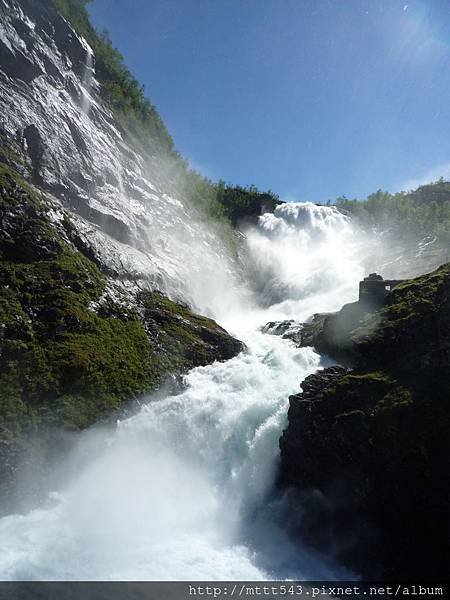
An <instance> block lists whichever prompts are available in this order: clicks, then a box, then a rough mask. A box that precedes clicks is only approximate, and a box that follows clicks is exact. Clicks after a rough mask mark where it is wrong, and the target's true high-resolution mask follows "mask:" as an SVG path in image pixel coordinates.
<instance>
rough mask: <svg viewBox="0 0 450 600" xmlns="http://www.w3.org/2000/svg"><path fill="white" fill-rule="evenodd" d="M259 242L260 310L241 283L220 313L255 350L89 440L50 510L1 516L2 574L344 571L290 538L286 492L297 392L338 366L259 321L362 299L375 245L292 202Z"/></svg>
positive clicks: (254, 250) (251, 240) (253, 270)
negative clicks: (284, 468)
mask: <svg viewBox="0 0 450 600" xmlns="http://www.w3.org/2000/svg"><path fill="white" fill-rule="evenodd" d="M246 245H247V250H248V259H247V262H248V265H247V267H248V271H249V279H251V280H252V287H253V290H254V294H253V296H256V298H257V300H258V306H256V304H255V303H252V302H251V300H249V298H251V297H252V294H250V293H247V290H240V289H234V290H228V292H229V293H230V294H233V295H234V296H233V297H234V299H233V301H229V300H228V299H227V298H224V299H223V302H222V303H221V302H220V298H219V300H217V298H216V304H215V305H212V306H209V307H208V309H209V312H210V313H211V314H213V315H214V316H216V318H217V319H218V321H219V322H221V324H223V325H224V326H225V327H226V328H227V329H228V330H229V331H230V332H231V333H233V334H234V335H235V336H236V337H238V338H239V339H241V340H243V341H244V342H245V344H246V346H247V350H246V352H243V353H241V354H240V355H239V356H237V357H235V358H233V359H231V360H229V361H227V362H223V363H214V364H212V365H209V366H206V367H200V368H197V369H194V370H192V371H191V372H190V373H189V374H188V375H187V377H186V387H185V388H184V390H183V391H182V392H180V393H177V394H173V395H170V394H169V395H165V396H164V395H163V396H162V397H161V394H159V395H158V397H149V398H145V399H144V400H143V402H142V407H141V409H140V411H139V412H137V414H135V415H134V416H132V417H131V418H128V419H126V420H123V421H121V422H118V423H117V426H116V427H115V428H109V429H108V428H98V427H94V428H92V429H91V430H89V431H86V432H84V433H83V434H82V435H80V437H79V439H78V440H77V443H76V444H75V446H74V447H73V449H72V450H71V452H70V453H69V456H67V457H66V458H64V459H63V460H64V463H63V464H62V465H59V467H58V470H59V472H60V473H64V476H60V477H59V478H58V484H57V485H56V484H55V483H54V482H55V480H54V479H49V481H48V483H47V487H48V498H47V500H46V502H44V503H43V504H42V503H41V505H39V506H38V507H36V508H34V509H32V510H31V511H29V512H28V513H26V514H11V515H8V516H5V517H3V518H2V519H1V520H0V539H1V547H2V550H1V553H0V578H1V579H47V580H53V579H83V580H88V579H101V580H105V579H124V580H127V579H140V580H143V579H144V580H145V579H157V580H162V579H203V580H205V579H206V580H207V579H254V580H255V579H263V578H305V579H313V578H327V577H329V578H332V577H338V576H339V575H340V573H341V572H340V571H339V568H338V567H337V566H333V565H332V564H331V563H330V562H329V561H328V560H326V558H324V557H319V556H314V555H313V554H312V553H311V552H310V551H307V550H305V549H304V548H302V547H301V546H299V545H298V544H294V542H293V541H292V540H290V539H289V537H288V535H287V533H286V532H285V531H284V530H283V527H282V526H281V521H280V519H279V513H280V511H282V508H283V507H282V506H281V505H282V500H281V499H280V498H279V497H278V496H277V495H276V494H275V493H274V480H275V474H276V468H277V461H278V439H279V437H280V434H281V431H282V429H283V427H284V426H285V425H286V422H287V406H288V396H289V394H291V393H294V392H298V391H299V389H300V384H301V381H302V380H303V379H304V378H305V377H306V376H307V375H308V374H310V373H313V372H314V371H315V370H317V369H318V368H321V367H322V366H323V364H324V360H325V359H324V358H322V357H320V356H319V355H318V354H316V353H315V352H314V351H313V350H312V349H310V348H303V349H298V348H296V347H295V346H294V344H293V343H292V342H290V341H288V340H283V339H281V338H280V337H276V336H272V335H266V334H263V333H261V331H260V327H261V326H262V325H264V324H265V323H266V322H268V321H270V320H277V319H286V318H296V319H299V320H305V319H306V318H308V317H310V316H311V315H312V314H313V313H314V312H319V311H324V310H334V309H338V308H339V307H340V306H342V304H343V303H344V302H346V301H350V300H354V299H355V298H356V294H357V282H358V280H359V278H360V277H361V275H363V268H362V261H363V256H364V244H362V243H361V240H360V239H359V237H358V235H357V234H356V233H355V232H354V231H353V229H352V227H351V226H350V224H349V223H348V222H347V221H346V219H345V218H344V217H343V216H342V215H340V214H339V213H338V212H337V211H336V210H335V209H333V208H326V207H316V206H314V205H312V204H290V205H285V206H282V207H279V208H277V210H276V212H275V214H274V215H271V214H267V215H264V216H263V217H261V219H260V223H259V225H258V227H255V228H254V229H252V230H251V231H249V232H248V233H247V238H246ZM239 285H242V284H239ZM236 286H238V284H236ZM197 292H198V290H197ZM240 298H242V300H241V303H240V302H239V299H240ZM224 307H225V308H224ZM236 307H238V308H236Z"/></svg>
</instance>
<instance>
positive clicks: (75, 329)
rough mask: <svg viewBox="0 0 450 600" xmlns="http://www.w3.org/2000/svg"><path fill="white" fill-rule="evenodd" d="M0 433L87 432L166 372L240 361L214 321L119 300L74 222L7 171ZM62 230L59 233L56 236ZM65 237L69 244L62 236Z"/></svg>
mask: <svg viewBox="0 0 450 600" xmlns="http://www.w3.org/2000/svg"><path fill="white" fill-rule="evenodd" d="M0 223H1V227H0V284H1V286H2V290H3V293H2V295H1V297H0V323H1V328H0V348H1V354H0V429H2V430H3V431H6V432H8V435H10V436H13V437H14V436H16V435H18V434H20V433H21V431H23V429H24V428H27V427H29V426H30V424H33V423H34V424H40V423H42V422H45V423H55V424H63V425H64V426H66V427H69V428H75V429H76V428H81V427H85V426H87V425H89V424H91V423H93V422H94V421H96V420H98V419H99V418H101V417H103V416H105V415H108V414H111V411H112V410H114V409H116V408H118V407H119V406H120V405H121V404H122V403H123V402H124V401H128V400H130V399H132V398H133V397H136V396H137V395H139V394H142V393H144V392H146V391H149V390H152V389H154V388H155V387H157V386H158V385H159V384H161V383H162V382H163V380H164V379H165V378H166V377H167V375H169V374H175V373H179V372H181V371H184V370H186V369H189V368H191V367H193V366H197V365H204V364H207V363H209V362H212V361H213V360H215V359H219V360H220V359H226V358H230V357H232V356H234V355H235V354H237V353H238V352H239V351H240V349H241V345H240V343H239V342H237V341H236V340H234V339H233V338H231V337H230V336H229V335H228V334H227V333H226V332H225V331H224V330H223V329H221V328H220V327H219V326H218V325H217V324H216V323H215V322H214V321H211V320H210V319H206V318H204V317H200V316H197V315H194V314H193V313H192V312H191V311H190V310H189V309H188V308H187V307H185V306H182V305H179V304H176V303H174V302H172V301H170V300H169V299H168V298H166V297H164V296H163V295H162V294H159V293H156V292H154V293H142V294H141V296H140V297H139V298H138V300H137V302H136V303H135V306H134V307H131V306H130V305H129V303H127V302H125V300H123V301H118V300H114V299H112V297H111V295H110V294H109V293H108V290H107V282H106V279H105V277H104V276H103V274H102V273H101V272H100V270H99V269H98V267H97V266H96V265H95V264H94V263H93V262H92V261H91V260H90V259H89V258H88V255H89V252H86V255H83V254H82V253H81V252H79V251H78V250H76V249H75V248H74V247H73V246H72V245H71V244H70V242H69V240H70V239H71V238H72V237H73V235H74V228H73V225H72V224H71V222H70V219H69V217H68V215H65V216H64V218H63V219H62V221H61V225H60V226H55V225H54V224H53V223H52V222H51V221H50V218H49V205H48V203H47V201H46V199H45V197H44V196H41V195H40V194H39V193H37V192H36V191H34V190H33V189H32V188H31V187H30V186H28V185H27V184H26V183H25V182H24V181H23V180H22V179H21V178H20V177H19V176H18V175H17V174H16V173H15V172H14V171H12V170H11V169H10V168H8V167H5V166H0ZM58 227H59V229H58ZM64 238H65V239H64Z"/></svg>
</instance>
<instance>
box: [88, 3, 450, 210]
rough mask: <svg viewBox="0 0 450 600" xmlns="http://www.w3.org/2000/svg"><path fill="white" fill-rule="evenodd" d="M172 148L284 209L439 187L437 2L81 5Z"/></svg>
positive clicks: (448, 68) (448, 66) (444, 163)
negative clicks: (140, 88)
mask: <svg viewBox="0 0 450 600" xmlns="http://www.w3.org/2000/svg"><path fill="white" fill-rule="evenodd" d="M89 10H90V12H91V16H92V20H93V22H94V24H95V25H96V26H97V28H98V29H103V28H105V27H106V28H107V29H108V30H109V32H110V34H111V38H112V40H113V43H114V45H115V46H116V47H117V48H118V49H119V50H120V51H121V52H122V54H123V55H124V57H125V60H126V63H127V64H128V66H129V67H130V69H131V71H132V72H133V73H134V75H135V76H136V78H137V79H138V80H139V81H140V82H142V83H144V84H145V89H146V93H147V95H148V97H149V98H150V100H151V101H152V102H153V104H155V105H156V107H157V109H158V111H159V113H160V115H161V116H162V118H163V120H164V122H165V123H166V125H167V127H168V129H169V131H170V133H171V134H172V137H173V138H174V141H175V144H176V146H177V148H178V150H179V151H180V152H181V154H182V155H183V156H184V157H185V158H187V159H188V160H189V162H190V163H191V165H192V166H193V167H194V168H196V169H197V170H199V171H201V172H202V173H203V174H205V175H206V176H209V177H210V178H212V179H214V180H217V179H224V180H225V181H227V182H231V183H240V184H255V185H257V186H258V187H260V188H263V189H267V188H271V189H272V190H274V191H276V192H277V193H278V194H280V196H281V197H282V198H284V199H287V200H313V201H325V200H328V199H334V198H336V197H337V196H339V195H346V196H347V197H355V196H356V197H365V196H367V194H369V193H371V192H373V191H375V190H377V189H378V188H382V189H388V190H391V191H396V190H398V189H401V188H405V187H407V188H412V187H415V186H416V185H418V184H420V183H423V182H426V181H428V180H435V179H437V178H439V177H440V176H441V175H442V176H444V177H447V176H448V177H450V61H449V59H450V2H449V1H448V0H411V1H408V0H401V1H397V0H95V1H94V3H93V4H92V5H91V6H90V7H89Z"/></svg>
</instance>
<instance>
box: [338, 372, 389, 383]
mask: <svg viewBox="0 0 450 600" xmlns="http://www.w3.org/2000/svg"><path fill="white" fill-rule="evenodd" d="M339 383H340V385H353V384H358V383H364V384H366V383H375V384H383V385H389V384H391V383H392V377H390V376H389V375H388V374H386V373H384V372H383V371H373V372H372V373H352V374H350V375H345V376H344V377H342V378H341V379H340V382H339Z"/></svg>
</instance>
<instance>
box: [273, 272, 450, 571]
mask: <svg viewBox="0 0 450 600" xmlns="http://www.w3.org/2000/svg"><path fill="white" fill-rule="evenodd" d="M306 332H307V335H306V334H305V332H304V335H303V340H302V343H303V344H305V345H314V346H315V347H316V348H317V349H318V350H320V351H321V352H326V353H327V354H328V355H330V356H332V357H334V358H335V359H337V360H339V361H340V362H341V364H342V363H344V364H345V365H346V366H345V367H331V368H328V369H325V370H323V371H320V372H318V373H316V374H315V375H311V376H310V377H308V378H307V379H306V380H305V381H304V382H303V383H302V392H301V393H300V394H297V395H294V396H292V397H291V398H290V408H289V415H288V419H289V422H288V427H287V429H286V430H285V431H284V433H283V436H282V438H281V439H280V448H281V466H280V472H279V484H280V486H281V487H282V488H286V487H293V488H294V489H295V490H296V491H297V493H298V496H296V502H297V503H298V504H297V508H294V510H298V511H299V513H298V515H297V517H298V518H297V519H296V520H295V523H296V525H295V527H294V529H295V530H296V531H297V533H298V534H300V535H301V536H302V537H303V538H304V539H306V540H308V541H309V542H310V543H311V544H313V545H315V546H317V547H319V548H320V549H321V550H322V551H325V552H330V553H332V554H334V555H335V556H336V557H337V558H338V559H339V560H341V561H343V562H344V563H345V564H347V565H348V566H350V567H352V568H354V569H356V571H357V572H359V573H361V574H362V575H363V576H364V577H366V578H374V577H380V578H389V577H390V578H401V577H404V578H415V577H417V574H420V576H421V577H439V576H441V575H442V573H444V572H447V570H448V567H449V564H448V560H449V556H450V547H449V540H450V535H449V531H450V530H449V527H450V385H449V381H450V264H447V265H444V266H442V267H441V268H439V269H438V270H436V271H435V272H433V273H430V274H429V275H424V276H422V277H419V278H417V279H413V280H409V281H405V282H403V283H402V284H401V285H399V286H398V287H396V288H395V289H394V290H393V291H392V292H391V293H390V294H389V295H388V296H387V298H386V301H385V304H384V306H382V307H381V308H379V309H378V310H373V309H370V308H369V307H367V306H364V305H361V304H360V303H354V304H350V305H347V306H345V307H344V308H343V309H342V310H341V311H340V312H339V313H336V314H331V315H323V316H320V315H317V316H316V317H315V319H314V321H313V322H312V323H310V324H309V325H307V326H306Z"/></svg>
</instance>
